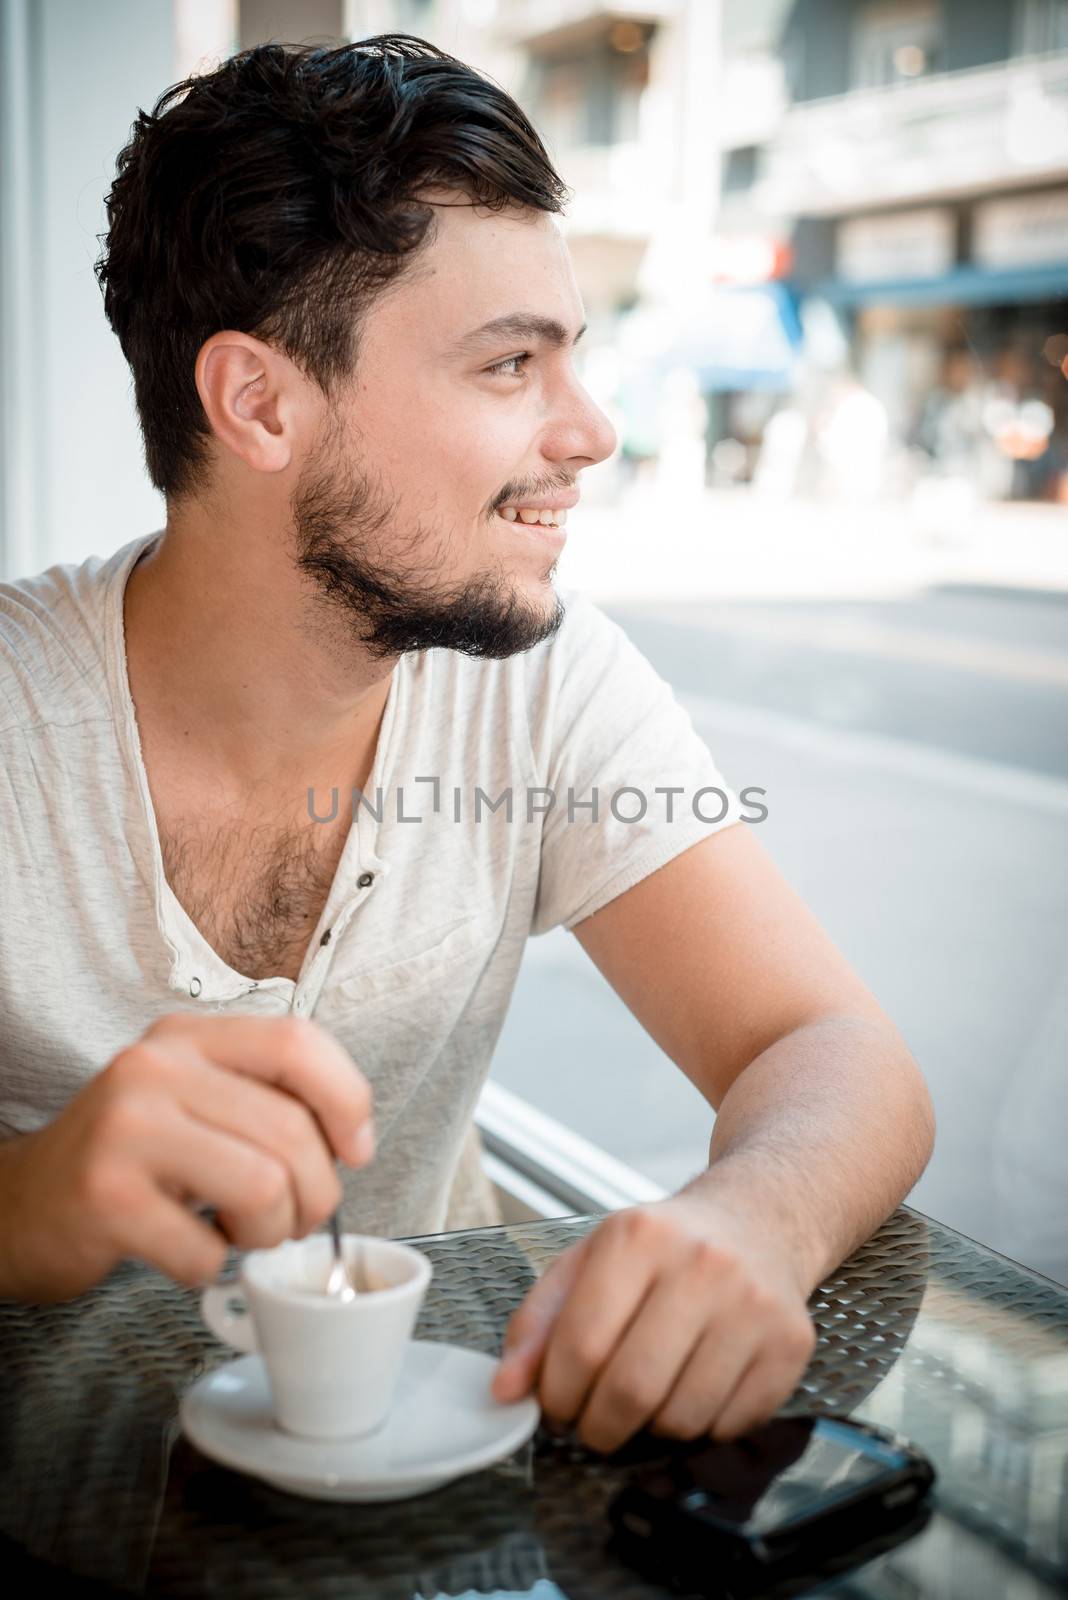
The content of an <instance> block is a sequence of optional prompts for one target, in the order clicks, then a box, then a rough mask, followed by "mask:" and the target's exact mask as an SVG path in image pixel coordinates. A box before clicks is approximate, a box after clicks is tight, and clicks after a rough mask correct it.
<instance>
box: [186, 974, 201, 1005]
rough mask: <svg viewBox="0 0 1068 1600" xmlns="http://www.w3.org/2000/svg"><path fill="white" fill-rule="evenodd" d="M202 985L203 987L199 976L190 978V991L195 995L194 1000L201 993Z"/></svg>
mask: <svg viewBox="0 0 1068 1600" xmlns="http://www.w3.org/2000/svg"><path fill="white" fill-rule="evenodd" d="M202 987H203V985H202V984H201V981H200V979H199V978H190V980H189V993H190V994H191V995H192V996H193V999H194V1000H195V999H196V998H197V995H198V994H199V993H200V991H201V989H202Z"/></svg>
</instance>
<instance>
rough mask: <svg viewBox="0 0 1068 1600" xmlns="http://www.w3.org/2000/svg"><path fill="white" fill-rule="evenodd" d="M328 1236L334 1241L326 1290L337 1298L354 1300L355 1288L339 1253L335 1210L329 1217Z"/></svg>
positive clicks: (339, 1240)
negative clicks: (332, 1257) (332, 1259)
mask: <svg viewBox="0 0 1068 1600" xmlns="http://www.w3.org/2000/svg"><path fill="white" fill-rule="evenodd" d="M330 1237H331V1239H333V1241H334V1261H333V1265H332V1266H331V1268H330V1276H329V1278H327V1280H326V1292H327V1294H329V1295H333V1296H335V1297H336V1298H337V1299H338V1300H355V1298H356V1288H355V1286H354V1284H353V1282H352V1279H351V1278H350V1277H349V1271H348V1268H347V1267H346V1265H345V1258H344V1256H343V1255H342V1254H341V1229H340V1227H339V1225H338V1220H337V1212H336V1211H335V1212H334V1214H333V1216H332V1217H331V1218H330Z"/></svg>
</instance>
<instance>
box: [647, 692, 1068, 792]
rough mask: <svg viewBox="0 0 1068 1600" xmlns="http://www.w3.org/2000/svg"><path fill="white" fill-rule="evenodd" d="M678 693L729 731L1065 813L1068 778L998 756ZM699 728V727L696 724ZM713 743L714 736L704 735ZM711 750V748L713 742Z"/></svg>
mask: <svg viewBox="0 0 1068 1600" xmlns="http://www.w3.org/2000/svg"><path fill="white" fill-rule="evenodd" d="M676 699H677V700H678V701H679V704H680V705H682V706H684V707H685V709H686V710H687V711H688V712H689V713H690V716H691V717H692V718H693V719H694V722H695V723H696V722H697V721H698V720H699V719H700V721H701V722H705V723H712V724H713V725H714V726H716V727H719V728H722V729H724V730H725V731H727V732H730V733H738V734H743V735H745V736H747V737H750V738H756V739H766V740H768V741H769V743H772V744H779V745H785V746H789V747H790V748H792V749H795V750H804V751H805V752H806V753H809V754H812V755H816V756H822V757H823V758H825V759H827V760H830V761H843V762H849V763H851V764H852V765H853V766H858V767H875V768H879V769H881V770H882V771H884V772H891V773H893V774H894V775H895V776H897V777H907V778H911V779H916V780H918V781H920V782H926V783H932V784H936V785H939V786H941V787H943V788H950V789H964V790H967V792H968V793H969V794H971V795H973V796H975V797H976V798H990V799H995V800H1004V801H1007V802H1008V803H1009V804H1010V805H1016V806H1025V807H1029V808H1031V809H1032V810H1037V811H1049V812H1052V813H1054V814H1056V815H1068V780H1065V779H1062V778H1053V777H1047V776H1046V775H1045V774H1043V773H1038V772H1028V771H1026V770H1025V769H1023V768H1022V767H1013V766H1008V765H1005V764H1002V763H1001V762H998V761H984V760H981V759H980V758H978V757H976V756H966V755H959V754H957V753H956V752H954V751H948V750H937V749H935V748H933V747H932V746H930V745H924V744H917V743H916V742H914V741H913V740H910V739H894V738H891V737H889V736H887V735H886V734H879V733H864V732H859V731H856V730H854V729H849V728H829V727H826V726H823V725H821V724H819V723H816V722H811V721H809V720H807V719H806V718H804V717H793V716H789V715H788V714H786V713H785V712H781V711H767V710H764V709H763V708H760V707H755V706H746V705H741V704H739V703H738V702H737V701H726V700H718V699H714V698H713V697H712V696H710V695H700V694H688V693H684V692H681V691H679V690H676ZM699 731H700V729H699ZM707 742H708V743H709V744H710V745H712V741H711V740H709V741H707ZM712 751H713V755H715V753H716V752H715V748H714V745H712Z"/></svg>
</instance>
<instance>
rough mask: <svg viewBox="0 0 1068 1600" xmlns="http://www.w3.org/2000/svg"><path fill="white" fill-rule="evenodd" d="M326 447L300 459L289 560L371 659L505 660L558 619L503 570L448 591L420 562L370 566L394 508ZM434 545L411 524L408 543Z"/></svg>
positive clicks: (559, 607) (547, 633)
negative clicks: (423, 654)
mask: <svg viewBox="0 0 1068 1600" xmlns="http://www.w3.org/2000/svg"><path fill="white" fill-rule="evenodd" d="M337 443H338V441H337V435H336V433H335V434H334V438H333V444H334V448H333V449H330V448H327V449H324V450H321V451H319V452H317V453H316V455H315V456H314V457H313V458H312V459H311V460H310V461H309V462H308V465H307V466H306V467H305V469H304V471H303V472H302V473H301V476H300V480H299V482H298V484H297V486H296V489H295V491H294V494H293V499H292V515H293V532H294V539H295V544H296V552H297V555H296V564H297V566H298V568H299V569H300V571H301V572H303V573H305V574H306V575H307V576H308V577H309V578H310V579H311V580H312V582H313V583H314V584H315V586H316V588H317V590H318V598H319V599H320V601H321V602H322V603H323V605H324V606H325V607H326V609H327V612H328V615H329V621H330V623H331V624H332V626H331V630H330V631H331V632H333V631H334V626H333V625H336V624H337V623H341V624H342V625H343V627H344V629H345V632H346V633H347V634H348V636H349V637H350V638H353V639H355V640H357V641H358V642H359V644H360V645H361V646H362V647H363V648H364V649H365V650H367V651H368V652H369V653H370V654H371V655H372V656H375V657H387V656H398V655H401V654H403V653H404V652H406V651H410V650H433V649H438V650H457V651H460V652H461V653H462V654H463V655H469V656H484V657H496V658H500V657H504V656H512V655H517V654H518V653H519V652H520V651H524V650H530V649H532V648H533V646H534V645H536V644H540V643H541V642H542V640H543V639H548V638H551V637H552V635H553V634H554V633H556V631H557V630H558V629H559V627H560V625H561V623H562V622H563V620H564V605H563V602H562V601H561V599H560V597H559V596H558V595H557V594H556V593H555V591H550V592H551V593H552V595H553V599H554V601H555V605H554V606H553V607H552V608H551V609H550V610H548V611H540V610H537V609H536V608H535V607H534V606H532V605H531V604H530V603H529V602H528V601H527V600H525V599H524V598H523V596H522V595H521V594H519V593H517V592H516V591H515V590H514V589H513V588H512V587H511V586H510V585H509V584H508V583H507V580H506V579H505V578H504V577H503V576H495V575H492V574H486V575H484V576H481V577H477V578H470V579H468V580H467V581H466V582H464V583H462V584H458V585H453V586H452V587H445V588H441V587H439V586H438V585H436V584H434V583H433V582H432V581H431V574H430V571H429V569H428V568H426V567H425V566H422V567H421V566H419V565H418V563H416V564H414V565H413V566H412V568H411V569H409V570H407V571H403V572H402V571H398V570H397V569H396V568H391V567H384V566H380V565H378V564H377V563H376V562H375V560H374V558H373V555H372V554H371V552H372V551H373V550H374V549H375V546H376V544H377V542H378V535H379V534H380V533H381V532H382V531H383V530H387V531H388V529H389V524H390V520H391V518H392V517H393V515H394V514H395V507H394V506H393V505H392V504H391V503H390V502H389V500H388V498H386V497H383V498H380V499H376V498H375V496H374V495H373V493H372V492H371V489H370V487H369V485H368V484H367V482H366V480H364V479H361V478H360V476H359V474H358V473H357V472H356V471H355V469H354V468H352V467H349V466H347V465H346V464H345V463H344V462H343V461H342V460H341V451H340V450H339V449H338V448H336V446H337ZM427 548H431V549H432V548H434V540H433V537H432V536H429V535H428V533H427V530H426V529H425V528H423V527H422V526H417V528H416V531H415V533H414V534H413V536H412V537H411V539H410V540H409V541H408V549H409V550H411V551H417V550H420V549H427Z"/></svg>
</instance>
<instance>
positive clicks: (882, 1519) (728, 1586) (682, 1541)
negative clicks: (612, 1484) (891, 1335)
mask: <svg viewBox="0 0 1068 1600" xmlns="http://www.w3.org/2000/svg"><path fill="white" fill-rule="evenodd" d="M934 1479H935V1471H934V1468H933V1466H932V1465H931V1463H930V1461H928V1459H927V1457H926V1456H925V1455H923V1454H922V1452H921V1451H919V1450H917V1449H916V1448H915V1446H913V1445H911V1444H910V1443H909V1442H908V1441H907V1440H906V1439H903V1438H901V1437H900V1436H899V1435H897V1434H895V1433H891V1432H890V1431H889V1430H888V1429H885V1428H878V1427H875V1426H874V1425H872V1424H870V1423H865V1422H856V1421H854V1420H853V1419H852V1418H849V1417H838V1416H830V1415H825V1416H802V1417H778V1418H776V1419H775V1420H774V1421H772V1422H769V1423H766V1424H765V1425H764V1427H762V1428H757V1429H755V1430H754V1431H753V1432H752V1433H750V1434H747V1435H745V1436H744V1437H743V1438H740V1439H734V1440H731V1441H730V1442H729V1443H723V1444H715V1443H712V1444H709V1443H705V1444H703V1445H702V1446H700V1447H698V1448H697V1449H691V1450H687V1451H684V1452H681V1453H680V1454H678V1455H676V1456H673V1457H672V1458H671V1460H670V1461H668V1462H667V1463H666V1464H662V1465H660V1466H659V1467H657V1468H655V1469H650V1470H647V1471H644V1472H641V1473H639V1474H637V1475H636V1476H634V1477H633V1478H631V1480H630V1481H629V1482H628V1483H627V1484H626V1485H625V1486H624V1488H623V1489H622V1490H621V1491H620V1492H619V1493H618V1494H617V1495H616V1497H615V1499H614V1500H613V1501H612V1502H611V1504H610V1506H609V1511H608V1515H609V1520H610V1522H611V1524H612V1528H613V1538H612V1548H613V1549H614V1550H615V1552H616V1553H617V1554H619V1555H620V1556H621V1557H622V1558H623V1559H624V1560H626V1561H628V1562H629V1563H630V1564H631V1565H633V1566H636V1567H638V1568H639V1569H640V1570H641V1571H642V1572H644V1573H646V1574H647V1575H650V1576H653V1577H655V1578H656V1579H657V1580H658V1581H659V1582H660V1583H662V1584H665V1585H667V1586H669V1587H672V1588H677V1589H691V1590H696V1591H698V1592H699V1593H704V1594H709V1595H722V1596H733V1595H745V1594H752V1593H755V1592H759V1593H761V1594H772V1593H780V1592H781V1593H789V1592H796V1586H797V1584H798V1583H799V1582H800V1581H802V1580H806V1581H815V1580H816V1579H817V1578H819V1577H821V1576H831V1575H833V1574H836V1573H839V1572H841V1571H843V1570H847V1569H848V1568H851V1567H854V1566H857V1565H860V1564H861V1563H862V1562H864V1561H867V1560H870V1559H871V1558H872V1557H873V1556H874V1555H876V1554H880V1553H882V1552H883V1551H885V1550H886V1549H889V1548H890V1547H891V1546H892V1545H894V1544H897V1543H900V1542H901V1541H902V1540H903V1539H905V1538H911V1537H912V1536H913V1534H915V1533H916V1532H918V1531H919V1530H920V1528H921V1527H923V1526H924V1525H925V1524H926V1522H927V1520H928V1517H929V1514H930V1512H929V1506H928V1503H927V1498H926V1497H927V1494H928V1491H929V1490H930V1488H931V1485H932V1484H933V1482H934ZM777 1585H781V1586H782V1587H781V1589H780V1588H779V1587H777Z"/></svg>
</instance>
